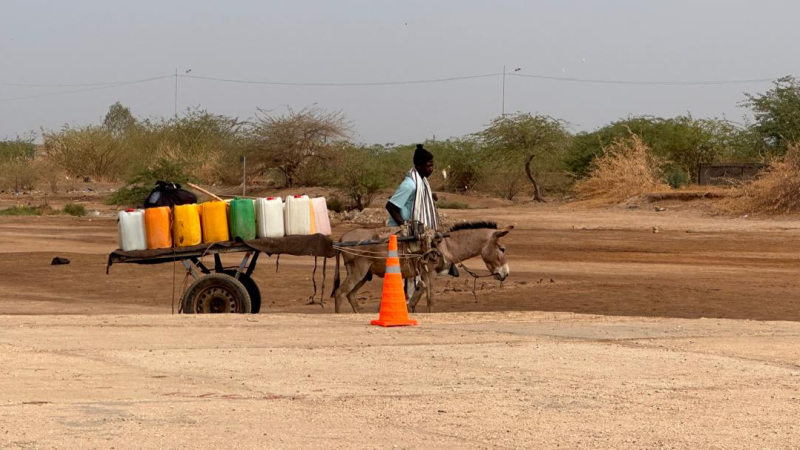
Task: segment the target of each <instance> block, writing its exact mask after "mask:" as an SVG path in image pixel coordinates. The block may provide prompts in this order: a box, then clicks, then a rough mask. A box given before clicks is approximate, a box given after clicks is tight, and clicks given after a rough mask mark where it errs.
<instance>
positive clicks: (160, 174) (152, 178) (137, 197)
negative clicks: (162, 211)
mask: <svg viewBox="0 0 800 450" xmlns="http://www.w3.org/2000/svg"><path fill="white" fill-rule="evenodd" d="M158 180H163V181H168V182H172V183H180V184H185V183H187V182H188V181H189V180H190V176H189V174H188V172H187V170H186V166H185V165H183V164H181V163H180V162H179V161H172V160H168V159H160V160H158V161H156V162H155V164H153V165H152V166H151V167H145V168H143V169H141V170H139V172H137V173H136V174H135V175H134V176H133V177H132V178H131V179H130V180H128V183H127V185H126V186H125V187H123V188H120V190H118V191H117V192H115V193H114V194H113V195H111V196H110V197H109V198H108V199H107V200H106V203H107V204H109V205H117V206H140V205H143V204H144V201H145V199H147V195H148V194H150V191H152V190H153V187H154V186H155V183H156V181H158Z"/></svg>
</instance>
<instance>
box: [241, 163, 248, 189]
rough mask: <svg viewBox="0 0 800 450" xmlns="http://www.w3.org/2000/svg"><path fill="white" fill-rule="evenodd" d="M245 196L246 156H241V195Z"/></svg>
mask: <svg viewBox="0 0 800 450" xmlns="http://www.w3.org/2000/svg"><path fill="white" fill-rule="evenodd" d="M246 196H247V156H242V197H246Z"/></svg>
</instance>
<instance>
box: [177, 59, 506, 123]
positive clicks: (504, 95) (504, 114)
mask: <svg viewBox="0 0 800 450" xmlns="http://www.w3.org/2000/svg"><path fill="white" fill-rule="evenodd" d="M177 86H178V69H175V92H176V94H175V96H176V97H175V98H176V99H177V98H178V97H177V95H178V94H177V92H178V87H177ZM177 101H178V100H175V102H176V104H177ZM175 115H177V113H175ZM505 116H506V66H503V109H502V110H501V111H500V117H505Z"/></svg>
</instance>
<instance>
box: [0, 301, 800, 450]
mask: <svg viewBox="0 0 800 450" xmlns="http://www.w3.org/2000/svg"><path fill="white" fill-rule="evenodd" d="M367 319H368V318H367V317H366V316H355V315H352V314H349V315H338V316H337V315H333V314H328V315H310V314H274V315H268V314H262V315H257V316H243V315H239V316H233V315H227V316H222V317H220V316H187V315H175V316H170V315H159V316H153V315H151V316H142V315H98V316H2V317H0V330H2V331H0V352H1V353H0V354H2V361H3V363H2V365H0V392H2V399H0V448H12V449H17V448H20V449H34V448H42V449H50V448H54V449H60V448H92V449H94V448H103V449H110V448H116V449H119V448H145V449H167V448H176V449H177V448H181V449H183V448H241V449H259V448H320V449H323V448H324V449H328V448H459V449H461V448H498V449H505V448H591V449H595V448H608V449H628V448H630V449H651V448H664V449H698V448H717V449H736V448H742V449H744V448H748V449H749V448H765V449H790V448H798V445H799V444H798V443H800V424H798V423H797V418H798V417H800V370H799V369H800V351H799V350H798V348H800V346H798V344H800V324H797V323H794V322H759V321H740V320H724V319H702V320H687V319H647V318H624V317H609V316H590V315H575V314H569V313H541V312H509V313H445V314H429V315H422V316H421V317H420V320H421V324H420V326H419V327H415V328H405V329H383V328H377V327H372V326H370V325H367Z"/></svg>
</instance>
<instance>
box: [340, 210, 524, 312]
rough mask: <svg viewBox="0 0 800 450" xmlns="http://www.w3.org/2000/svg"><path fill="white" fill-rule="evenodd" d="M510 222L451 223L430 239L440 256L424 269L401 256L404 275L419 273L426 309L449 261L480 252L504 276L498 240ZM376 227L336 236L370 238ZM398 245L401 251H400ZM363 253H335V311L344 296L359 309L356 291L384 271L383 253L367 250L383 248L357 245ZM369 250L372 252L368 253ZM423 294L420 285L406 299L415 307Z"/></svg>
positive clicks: (495, 272)
mask: <svg viewBox="0 0 800 450" xmlns="http://www.w3.org/2000/svg"><path fill="white" fill-rule="evenodd" d="M513 229H514V227H513V226H508V227H505V228H503V229H498V228H497V224H496V223H494V222H465V223H460V224H457V225H455V226H453V227H452V228H451V229H450V237H446V238H442V239H441V240H439V241H437V242H434V245H435V247H436V249H437V250H439V252H440V253H441V255H442V256H443V258H438V259H437V260H436V261H433V264H432V265H430V266H429V267H428V269H429V271H428V273H417V268H416V267H415V265H414V264H410V263H408V262H407V261H408V260H406V259H401V264H400V266H401V272H402V274H403V278H404V279H408V278H414V277H416V276H418V275H419V276H420V277H421V278H422V284H423V286H422V287H423V288H424V291H425V294H426V297H427V312H431V311H432V310H433V305H434V299H433V281H434V279H435V278H436V275H437V274H438V275H444V274H446V273H447V271H448V269H449V267H450V264H451V263H452V264H458V263H460V262H462V261H466V260H468V259H471V258H474V257H476V256H480V257H481V259H483V262H484V264H486V268H487V269H489V272H490V273H491V274H492V276H494V278H495V279H497V280H499V281H504V280H505V279H506V278H508V275H509V268H508V263H507V262H506V249H505V247H504V246H503V245H502V243H501V242H500V238H502V237H503V236H505V235H507V234H508V233H509V232H510V231H511V230H513ZM375 237H376V230H370V229H363V228H361V229H355V230H352V231H348V232H347V233H345V234H344V235H343V236H342V237H341V238H340V239H339V241H340V242H344V241H365V240H370V239H374V238H375ZM402 248H403V247H401V252H402ZM359 249H360V250H361V252H363V253H364V256H357V255H354V254H350V253H344V254H341V255H339V254H337V256H336V273H335V275H334V282H333V297H334V299H335V302H334V303H335V311H336V312H337V313H338V312H340V309H341V304H342V300H344V298H345V297H347V300H348V301H349V302H350V306H352V307H353V312H356V313H358V312H360V310H361V308H360V307H359V305H358V301H357V300H356V293H357V292H358V290H359V289H361V287H362V286H364V283H366V282H367V281H370V280H371V279H372V276H373V275H377V276H378V277H381V278H383V276H384V274H385V272H386V260H385V258H383V257H378V258H374V257H370V256H369V255H370V254H381V253H382V251H383V250H384V249H383V248H382V246H366V247H359ZM369 252H373V253H369ZM340 256H341V258H342V259H344V266H345V269H347V278H345V280H344V282H340V274H339V258H340ZM422 294H423V289H416V290H415V292H414V296H413V297H412V298H411V299H410V300H409V302H408V303H409V306H410V307H411V310H412V311H414V310H416V306H417V303H418V302H419V300H420V298H421V296H422Z"/></svg>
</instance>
